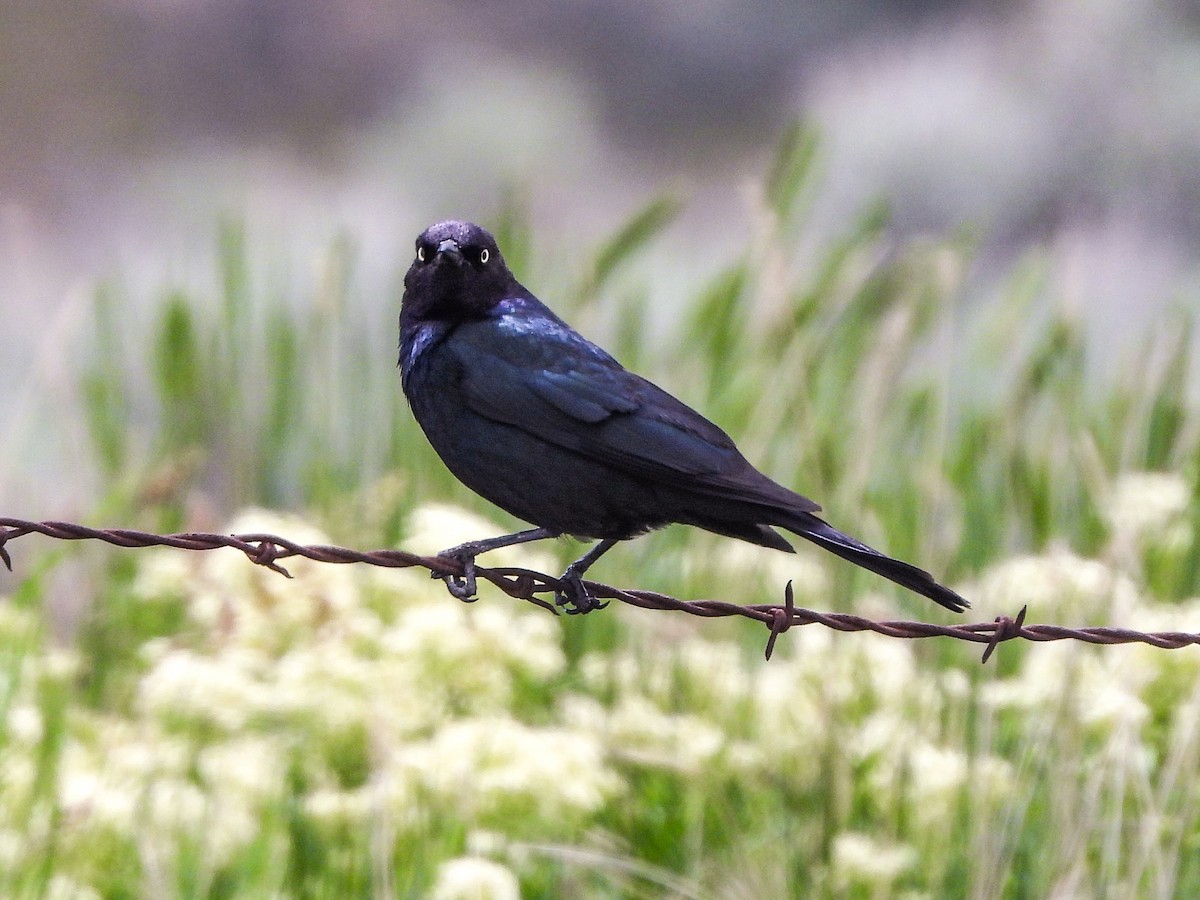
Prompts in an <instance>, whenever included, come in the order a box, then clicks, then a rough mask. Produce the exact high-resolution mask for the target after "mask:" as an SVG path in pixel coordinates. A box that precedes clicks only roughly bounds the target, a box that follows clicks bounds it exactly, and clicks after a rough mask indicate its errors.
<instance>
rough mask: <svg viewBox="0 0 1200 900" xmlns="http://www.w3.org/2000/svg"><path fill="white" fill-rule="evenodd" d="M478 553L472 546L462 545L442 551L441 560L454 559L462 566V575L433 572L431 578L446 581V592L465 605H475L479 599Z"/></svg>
mask: <svg viewBox="0 0 1200 900" xmlns="http://www.w3.org/2000/svg"><path fill="white" fill-rule="evenodd" d="M477 552H478V551H477V550H476V548H475V547H474V545H472V544H461V545H459V546H457V547H451V548H450V549H449V550H443V551H441V552H440V553H438V556H439V557H440V558H441V559H453V560H455V561H456V562H458V563H461V564H462V567H463V571H462V574H461V575H454V574H451V573H449V572H431V573H430V577H432V578H437V579H439V580H441V581H444V582H445V583H446V590H448V591H449V592H450V595H451V596H452V597H457V598H458V599H459V600H461V601H462V602H463V603H474V602H475V601H476V600H478V599H479V597H477V596H476V589H477V587H478V585H477V583H476V578H475V554H476V553H477Z"/></svg>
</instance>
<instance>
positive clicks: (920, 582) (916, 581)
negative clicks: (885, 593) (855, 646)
mask: <svg viewBox="0 0 1200 900" xmlns="http://www.w3.org/2000/svg"><path fill="white" fill-rule="evenodd" d="M780 524H781V525H782V526H783V527H784V528H786V529H787V530H788V531H794V532H795V533H796V534H798V535H800V537H802V538H807V539H808V540H810V541H812V542H813V543H814V544H816V545H817V546H819V547H824V548H825V549H826V550H828V551H829V552H830V553H836V554H837V555H838V556H840V557H841V558H842V559H846V560H849V561H850V562H852V563H854V564H855V565H856V566H862V567H863V568H864V569H868V570H869V571H871V572H874V573H875V574H877V575H882V576H883V577H884V578H886V579H888V580H889V581H894V582H896V584H899V585H902V586H903V587H906V588H908V589H909V590H910V591H916V592H917V593H918V594H922V595H924V596H926V597H928V598H929V599H930V600H932V601H933V602H934V603H940V604H941V605H942V606H944V607H946V609H949V610H951V611H953V612H962V611H963V610H965V609H967V607H969V606H970V605H971V604H970V603H968V602H967V601H966V600H965V599H963V598H962V597H960V596H959V595H958V594H956V593H954V591H952V590H950V588H948V587H944V586H943V585H940V584H938V583H937V582H936V581H934V580H933V576H932V575H930V574H929V573H928V572H926V571H925V570H924V569H918V568H917V567H916V566H910V565H909V564H908V563H906V562H901V561H900V560H898V559H892V558H891V557H890V556H885V555H884V554H882V553H880V552H879V551H878V550H875V549H874V548H872V547H868V546H867V545H866V544H864V543H863V542H862V541H856V540H855V539H854V538H852V537H850V535H848V534H842V533H841V532H840V531H838V530H837V529H836V528H834V527H833V526H832V525H830V524H829V523H828V522H826V521H824V520H823V519H818V518H817V517H816V516H814V515H812V514H811V513H798V514H796V515H795V516H793V517H791V518H790V519H789V521H786V522H781V523H780Z"/></svg>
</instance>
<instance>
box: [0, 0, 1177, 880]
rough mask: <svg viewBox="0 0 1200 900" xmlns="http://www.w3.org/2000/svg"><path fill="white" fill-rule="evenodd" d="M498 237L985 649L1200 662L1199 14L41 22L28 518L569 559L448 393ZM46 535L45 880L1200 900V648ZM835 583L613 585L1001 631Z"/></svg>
mask: <svg viewBox="0 0 1200 900" xmlns="http://www.w3.org/2000/svg"><path fill="white" fill-rule="evenodd" d="M447 217H461V218H469V219H473V220H475V221H478V222H480V223H481V224H483V225H485V226H487V227H489V228H490V229H491V230H492V231H494V232H495V233H496V235H497V236H498V238H499V239H500V245H501V247H502V248H503V250H504V253H505V257H506V259H507V260H508V261H509V263H510V264H511V265H512V267H513V269H514V271H515V272H516V273H517V274H518V276H519V277H520V278H521V280H522V281H523V282H525V283H526V284H527V285H528V286H529V287H530V288H531V289H533V290H534V291H535V292H536V293H537V294H538V295H539V296H541V297H543V299H545V300H547V301H548V302H549V303H550V304H551V306H553V308H554V309H555V310H556V311H558V312H560V313H561V314H563V315H564V317H565V318H567V319H568V320H569V321H571V322H572V324H574V325H577V326H578V327H579V328H580V330H581V331H583V332H584V333H585V334H586V335H588V336H589V337H592V338H594V339H596V340H597V341H598V342H599V343H601V344H603V345H604V346H605V347H607V348H609V349H611V350H612V351H613V352H614V353H615V355H617V356H618V357H619V358H620V359H621V360H622V361H623V362H625V363H627V364H628V365H629V367H630V368H632V369H635V370H636V371H639V372H641V373H643V374H645V375H647V376H649V377H650V378H652V379H653V380H655V381H657V382H658V383H660V384H662V385H663V386H664V387H666V388H668V389H670V390H671V391H672V392H674V393H676V394H677V395H678V396H680V397H681V398H683V399H684V400H685V401H686V402H689V403H691V404H693V405H695V406H696V407H697V408H699V409H701V410H703V411H704V413H705V414H706V415H708V416H709V417H711V418H712V419H713V420H714V421H716V422H717V423H719V424H720V425H721V426H723V427H724V428H725V429H726V430H727V431H729V433H730V434H732V435H734V436H735V437H736V439H737V441H738V443H739V446H740V447H741V448H742V449H743V451H744V452H745V453H746V455H747V457H748V458H750V459H751V460H753V461H754V462H755V463H756V464H757V465H759V466H760V467H761V468H762V469H763V470H764V471H766V472H767V473H769V474H770V475H772V476H773V477H775V478H776V479H777V480H779V481H780V482H782V483H784V484H787V485H789V486H794V487H796V488H798V489H800V490H802V491H803V492H804V493H805V494H806V495H810V496H812V497H814V498H815V499H817V500H819V501H820V502H821V503H822V504H823V505H824V506H825V508H826V509H827V510H828V514H829V517H830V519H831V521H832V522H833V523H834V524H836V525H838V527H841V528H844V529H845V530H847V531H848V532H850V533H852V534H854V535H855V536H856V537H860V538H862V539H864V540H866V541H868V542H870V543H871V544H873V545H876V546H879V547H881V548H883V549H886V550H887V551H889V552H890V553H892V554H894V555H896V556H898V557H900V558H903V559H906V560H911V561H913V562H915V563H919V564H920V565H921V566H922V567H925V568H928V569H929V570H930V571H931V572H934V573H935V574H936V575H937V576H938V578H939V580H941V581H944V582H945V583H946V584H948V585H951V586H953V587H954V588H955V589H957V590H959V591H960V592H961V593H962V594H963V595H964V596H966V597H968V598H969V599H970V600H971V601H972V602H973V603H974V608H973V609H972V611H971V612H970V613H969V616H970V618H971V620H974V621H983V622H989V623H990V622H991V621H992V620H993V618H994V617H996V616H1004V615H1009V616H1013V615H1016V613H1017V611H1018V610H1020V609H1022V608H1023V607H1028V610H1029V620H1030V621H1031V622H1050V623H1055V624H1061V625H1066V626H1073V625H1111V626H1118V627H1123V628H1136V629H1142V630H1146V631H1150V630H1158V631H1174V632H1188V633H1193V632H1196V631H1197V629H1198V627H1200V625H1198V623H1200V600H1198V599H1197V597H1196V594H1197V585H1198V584H1200V402H1198V395H1197V388H1198V387H1200V384H1198V383H1197V378H1196V373H1197V371H1200V368H1198V367H1197V363H1198V362H1200V359H1198V358H1197V357H1198V351H1197V348H1198V346H1200V341H1197V339H1196V337H1195V328H1194V324H1195V321H1196V317H1197V315H1198V314H1200V303H1198V302H1197V298H1198V297H1200V250H1198V249H1197V248H1200V4H1197V3H1196V2H1194V0H1156V2H1151V0H990V2H970V0H960V2H953V0H907V2H893V3H887V4H880V3H867V2H864V0H807V2H796V3H761V2H759V3H755V2H746V0H741V2H734V0H691V2H682V0H666V2H632V0H574V2H567V3H564V2H551V0H524V2H491V3H463V2H447V3H442V4H436V5H429V4H416V3H408V2H403V0H401V2H392V3H377V2H370V0H346V2H342V3H336V4H328V3H327V4H317V3H312V2H307V0H208V2H200V0H92V2H82V3H81V2H67V0H5V2H3V3H0V313H2V315H0V372H3V375H4V379H3V386H4V387H3V390H2V391H0V516H13V517H26V518H31V519H52V518H60V519H66V520H71V521H80V522H86V523H89V524H95V525H101V526H119V527H126V528H142V529H145V530H150V531H160V532H165V531H178V530H193V529H194V530H203V531H221V532H238V533H243V532H264V533H276V534H282V535H285V536H286V537H288V538H291V539H294V540H296V541H299V542H301V543H313V544H323V543H338V544H343V545H347V546H353V547H364V548H375V547H388V546H401V547H404V548H406V549H409V550H412V551H414V552H422V553H434V552H436V551H437V550H438V549H441V548H444V547H449V546H453V545H455V544H458V543H460V542H462V541H465V540H470V539H479V538H481V537H484V536H485V535H488V534H494V533H500V532H502V531H506V530H514V529H515V528H518V527H521V526H520V523H517V522H516V521H515V520H513V519H511V517H505V516H504V515H502V514H501V513H500V512H499V511H498V510H496V509H495V508H494V507H491V506H490V505H488V504H486V503H485V502H483V501H482V500H480V499H479V498H476V497H474V496H473V495H472V494H471V493H470V492H469V491H467V490H466V489H465V488H464V487H463V486H461V485H459V484H457V483H456V482H455V481H454V480H453V478H451V477H450V476H449V474H448V473H447V472H446V470H445V467H444V466H443V465H442V464H441V462H440V461H439V460H438V459H437V458H436V456H435V455H434V454H433V452H432V450H431V449H430V448H429V447H428V444H427V443H426V442H425V440H424V438H423V436H422V435H421V433H420V431H419V429H418V428H417V426H416V425H415V423H414V422H413V420H412V417H411V415H410V413H409V411H408V410H407V408H406V405H405V403H404V400H403V397H402V395H401V390H400V379H399V374H398V373H397V371H396V368H395V360H396V343H397V333H396V331H397V326H396V319H397V314H398V311H399V306H400V297H401V293H402V279H403V275H404V272H405V270H406V269H407V268H408V266H409V263H410V261H411V259H412V254H413V240H414V238H415V237H416V235H417V234H418V233H419V232H420V231H421V230H423V229H424V228H425V227H426V226H427V225H428V224H430V223H431V222H433V221H435V220H439V219H443V218H447ZM481 517H485V518H481ZM6 550H7V551H8V552H10V553H11V554H12V561H13V572H12V573H9V572H7V571H5V570H3V569H0V895H2V896H14V897H18V896H19V897H26V896H28V897H55V898H67V897H70V898H80V900H83V898H86V900H99V898H101V897H104V898H107V897H131V896H152V897H159V896H162V897H167V896H180V897H196V898H213V897H243V896H245V897H264V896H296V897H310V896H329V897H332V896H338V897H341V896H351V897H357V896H362V897H367V896H373V897H391V896H431V897H434V898H441V900H450V898H456V900H457V898H468V897H469V898H479V897H485V896H486V897H496V898H515V897H517V896H520V895H524V896H530V897H539V896H568V897H574V896H581V897H591V896H598V897H627V896H628V897H646V898H650V897H654V898H659V897H730V898H747V897H780V896H788V895H789V894H790V895H793V896H806V897H809V896H817V897H855V898H857V897H879V898H881V897H890V896H912V897H916V896H928V897H950V898H963V900H966V898H977V897H998V896H1012V897H1043V896H1056V897H1068V896H1070V897H1075V896H1104V897H1125V896H1147V897H1169V896H1179V897H1183V896H1200V855H1197V853H1196V852H1195V850H1196V847H1197V846H1198V845H1200V793H1197V791H1196V790H1195V786H1194V783H1193V782H1194V781H1195V779H1194V777H1193V775H1194V773H1195V772H1196V771H1197V768H1198V767H1200V729H1197V728H1196V722H1197V721H1200V654H1197V653H1196V652H1195V650H1196V648H1195V647H1188V648H1186V649H1182V650H1162V649H1158V648H1154V647H1092V646H1085V645H1081V644H1070V643H1059V644H1055V645H1047V644H1036V645H1034V644H1030V645H1023V644H1020V643H1019V642H1009V643H1005V644H1004V645H1003V646H1002V647H1000V649H999V650H998V652H997V653H996V655H995V657H994V658H993V661H991V662H989V663H988V665H987V666H980V665H979V648H978V646H977V645H971V644H966V643H964V642H959V641H949V640H941V639H938V640H928V641H899V640H893V639H889V638H884V637H875V638H873V637H871V636H868V635H849V634H836V633H833V632H830V631H818V630H816V628H815V627H809V628H793V629H791V630H790V631H789V632H788V634H786V635H784V636H782V637H781V638H780V641H779V645H778V647H777V648H776V652H775V655H774V656H773V657H772V659H771V660H770V661H769V662H766V663H764V662H763V645H764V640H765V637H766V635H765V633H764V632H763V629H762V628H761V627H760V626H759V625H758V623H750V622H732V621H728V620H726V621H713V620H707V619H705V620H701V619H697V618H694V617H689V616H683V615H674V614H668V613H655V612H648V611H642V610H635V609H632V608H624V607H621V608H618V606H619V605H616V604H614V605H613V606H612V607H611V608H609V609H606V610H604V611H603V612H600V613H596V614H593V615H589V616H586V617H585V616H572V617H568V616H558V617H552V616H549V615H546V613H545V612H544V611H543V610H538V609H535V608H533V607H531V606H528V605H527V604H520V603H518V602H516V601H512V600H510V599H509V598H507V597H502V596H499V595H498V594H497V593H496V592H494V591H491V590H490V589H488V588H485V591H484V596H483V597H482V598H481V601H480V602H479V603H477V604H473V605H464V604H461V603H459V602H457V601H456V600H454V599H452V598H451V597H449V596H447V595H446V594H445V592H444V591H443V590H442V588H441V586H440V585H439V584H437V583H435V582H431V581H430V580H429V579H428V578H427V577H425V575H424V573H414V571H411V570H408V571H398V570H380V569H374V568H370V567H367V566H332V565H318V564H315V563H314V564H311V565H305V564H304V561H301V560H293V559H288V560H286V562H287V566H288V568H289V569H290V570H291V572H292V574H293V575H294V576H295V577H294V578H293V579H292V580H285V579H283V578H280V577H278V575H276V574H275V573H272V572H268V571H266V570H265V569H262V568H260V567H256V566H252V565H251V564H250V563H249V562H247V561H246V560H245V559H244V558H242V556H240V555H239V554H237V553H235V552H233V551H228V552H226V551H220V552H216V553H199V552H196V553H186V552H183V551H176V550H162V551H147V550H118V549H116V548H111V547H107V546H101V545H99V544H96V543H95V542H88V543H85V544H66V543H63V542H58V541H51V540H49V539H44V538H41V537H36V536H30V537H27V538H23V539H21V540H20V541H17V540H13V541H11V542H10V543H9V544H8V545H7V547H6ZM798 550H799V552H798V553H797V554H796V555H794V556H789V555H785V554H781V553H777V552H774V551H771V550H767V549H763V548H755V547H751V546H749V545H744V544H740V543H739V542H736V541H733V540H730V539H724V538H719V537H717V536H713V535H707V534H704V533H701V532H699V530H698V529H690V528H684V527H672V528H667V529H663V530H662V531H659V532H656V533H654V534H652V535H647V536H645V537H643V538H639V539H638V540H636V541H630V542H627V543H626V544H623V545H622V546H621V547H620V548H619V549H617V550H614V551H613V552H612V553H610V554H608V555H607V556H606V557H605V558H604V560H603V561H602V563H600V564H599V565H597V567H596V568H595V569H594V570H593V571H592V574H593V575H594V577H595V578H596V579H597V580H601V581H604V582H607V583H611V584H616V585H622V586H636V587H639V588H644V589H647V590H655V591H661V592H663V593H666V594H670V595H672V596H678V597H683V598H689V599H694V598H700V597H715V598H720V599H726V600H731V601H735V602H744V603H778V602H779V600H780V598H781V596H782V594H783V586H784V585H785V584H792V585H793V586H794V589H795V597H796V602H797V604H798V605H800V606H805V607H811V608H815V609H820V610H832V611H852V612H854V613H857V614H859V615H862V616H865V617H868V618H871V619H876V620H893V619H913V618H920V619H921V620H923V621H939V622H946V621H951V617H950V616H949V614H947V613H945V612H944V611H941V610H937V609H934V608H933V607H932V606H931V605H930V604H929V603H927V602H926V601H925V600H924V599H923V598H920V597H916V596H914V595H912V594H910V593H909V592H905V591H901V590H899V589H896V588H893V587H892V586H890V585H888V584H886V583H883V582H882V581H881V580H880V579H877V578H874V577H871V576H869V575H868V574H864V573H861V572H856V571H854V570H853V567H851V566H849V565H847V564H844V563H843V562H842V561H841V560H837V559H834V558H832V557H829V555H828V554H819V553H817V552H815V551H812V549H811V548H807V547H805V548H798ZM578 553H579V546H578V545H577V544H575V543H573V542H570V541H567V540H563V541H560V542H557V543H554V542H546V543H544V544H538V545H537V546H536V547H521V548H512V553H511V555H510V556H508V557H505V556H504V551H501V552H499V553H498V554H497V559H496V561H495V564H501V563H505V562H508V563H512V564H514V565H527V566H530V567H532V568H537V569H539V570H540V571H545V572H559V571H561V570H562V567H563V566H565V565H566V564H567V562H569V561H570V560H571V559H573V558H574V557H575V556H577V555H578ZM822 557H825V558H822ZM487 562H489V563H491V562H492V560H491V559H490V558H489V559H488V560H487ZM956 621H961V620H956ZM1188 885H1190V886H1191V887H1188Z"/></svg>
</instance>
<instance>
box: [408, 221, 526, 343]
mask: <svg viewBox="0 0 1200 900" xmlns="http://www.w3.org/2000/svg"><path fill="white" fill-rule="evenodd" d="M514 290H520V287H519V285H517V284H516V281H515V279H514V278H513V275H512V273H511V272H510V271H509V270H508V266H506V265H505V264H504V257H502V256H501V255H500V248H499V247H497V246H496V239H495V238H493V237H492V236H491V235H490V234H488V233H487V232H486V231H484V230H483V229H482V228H480V227H479V226H478V225H474V224H472V223H470V222H457V221H448V222H438V223H437V224H436V225H430V226H429V227H428V228H426V229H425V230H424V231H423V232H422V233H421V236H420V237H418V238H417V254H416V258H415V259H414V260H413V263H412V265H411V266H410V267H409V269H408V274H406V275H405V276H404V302H403V308H404V311H405V312H406V313H407V314H409V315H411V316H414V317H415V318H418V319H445V320H450V321H455V320H463V319H472V318H477V317H479V316H482V315H484V314H485V313H486V312H487V311H488V310H489V309H491V308H492V307H493V306H495V305H496V304H497V303H499V302H500V301H501V300H504V299H505V298H506V297H511V296H513V291H514Z"/></svg>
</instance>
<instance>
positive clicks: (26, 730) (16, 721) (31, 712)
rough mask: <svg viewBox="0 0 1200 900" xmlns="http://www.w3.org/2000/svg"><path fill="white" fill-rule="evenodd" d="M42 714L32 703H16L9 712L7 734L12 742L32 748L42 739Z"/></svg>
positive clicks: (6, 724)
mask: <svg viewBox="0 0 1200 900" xmlns="http://www.w3.org/2000/svg"><path fill="white" fill-rule="evenodd" d="M44 730H45V729H44V726H43V724H42V713H41V710H39V709H38V708H37V707H36V706H34V705H33V704H32V703H14V704H13V705H12V706H11V707H9V710H8V720H7V722H6V723H5V734H6V736H7V738H8V740H10V741H15V742H17V743H20V744H25V745H27V746H32V745H34V744H37V743H38V741H40V740H41V739H42V733H43V731H44Z"/></svg>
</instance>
